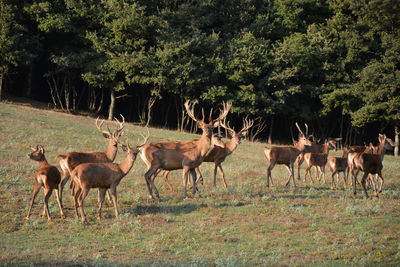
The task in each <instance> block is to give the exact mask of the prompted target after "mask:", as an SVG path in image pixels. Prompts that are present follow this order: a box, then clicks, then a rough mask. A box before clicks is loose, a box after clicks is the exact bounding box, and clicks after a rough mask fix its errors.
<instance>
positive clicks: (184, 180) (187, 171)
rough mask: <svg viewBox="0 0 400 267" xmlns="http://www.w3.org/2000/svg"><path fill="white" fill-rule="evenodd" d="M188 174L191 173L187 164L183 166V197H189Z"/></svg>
mask: <svg viewBox="0 0 400 267" xmlns="http://www.w3.org/2000/svg"><path fill="white" fill-rule="evenodd" d="M188 175H189V169H188V167H187V166H184V168H183V198H184V199H188V197H187V194H186V186H187V183H188Z"/></svg>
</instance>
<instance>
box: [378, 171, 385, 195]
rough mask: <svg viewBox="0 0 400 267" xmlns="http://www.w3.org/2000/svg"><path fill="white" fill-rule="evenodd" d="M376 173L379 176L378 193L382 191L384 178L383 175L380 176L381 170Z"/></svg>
mask: <svg viewBox="0 0 400 267" xmlns="http://www.w3.org/2000/svg"><path fill="white" fill-rule="evenodd" d="M378 175H379V178H380V180H381V182H380V185H379V191H378V193H381V192H382V187H383V184H384V182H385V180H384V179H383V177H382V173H381V171H379V172H378Z"/></svg>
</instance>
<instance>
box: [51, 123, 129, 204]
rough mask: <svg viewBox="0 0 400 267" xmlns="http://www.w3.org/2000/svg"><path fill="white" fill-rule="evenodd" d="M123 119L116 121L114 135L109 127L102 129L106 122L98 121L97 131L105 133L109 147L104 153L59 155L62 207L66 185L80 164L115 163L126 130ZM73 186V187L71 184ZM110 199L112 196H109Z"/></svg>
mask: <svg viewBox="0 0 400 267" xmlns="http://www.w3.org/2000/svg"><path fill="white" fill-rule="evenodd" d="M121 117H122V122H120V121H119V120H117V119H115V121H116V123H117V129H116V130H115V132H114V133H112V132H111V131H110V129H109V128H108V127H107V130H108V131H104V130H103V129H102V126H103V123H104V120H102V121H101V122H100V124H99V123H98V120H99V119H98V118H97V119H96V122H95V124H96V127H97V129H98V130H99V131H100V132H101V133H103V136H104V137H105V138H107V139H108V140H109V141H108V146H107V149H106V150H105V151H103V152H89V153H86V152H69V153H65V154H59V155H57V157H58V158H60V160H59V162H58V164H59V165H60V168H61V170H62V179H61V183H60V185H59V187H60V189H59V191H60V199H61V205H62V192H63V188H64V185H65V184H66V183H67V181H68V179H69V177H70V174H71V173H72V171H73V170H74V169H75V168H76V166H78V165H79V164H82V163H87V162H99V163H100V162H113V161H114V159H115V157H116V156H117V151H118V139H119V138H120V137H121V136H122V135H123V129H124V127H125V126H124V124H125V118H124V117H123V116H122V115H121ZM71 185H73V184H72V183H71ZM108 197H109V199H111V198H110V196H108Z"/></svg>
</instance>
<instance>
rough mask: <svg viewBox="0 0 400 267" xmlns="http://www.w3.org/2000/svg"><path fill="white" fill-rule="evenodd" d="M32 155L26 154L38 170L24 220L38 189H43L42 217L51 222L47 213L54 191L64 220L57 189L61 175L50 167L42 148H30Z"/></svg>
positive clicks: (53, 167)
mask: <svg viewBox="0 0 400 267" xmlns="http://www.w3.org/2000/svg"><path fill="white" fill-rule="evenodd" d="M31 149H32V151H33V152H32V153H30V154H28V158H30V159H32V160H34V161H37V162H38V165H39V170H38V171H37V172H36V175H35V187H34V188H33V195H32V200H31V203H30V205H29V210H28V215H26V219H27V220H29V216H30V214H31V211H32V207H33V202H34V201H35V197H36V195H37V194H38V193H39V191H40V189H41V188H42V187H43V189H44V201H43V202H44V210H43V215H42V216H43V217H44V216H46V215H47V219H48V220H49V221H51V217H50V212H49V207H48V203H49V198H50V196H51V194H52V193H53V190H56V196H57V203H58V206H59V208H60V215H61V218H63V219H64V218H65V215H64V212H63V209H62V207H61V201H60V194H59V187H58V185H59V184H60V181H61V174H60V172H59V171H58V169H57V167H55V166H53V165H50V164H49V163H48V162H47V160H46V157H45V156H44V148H43V147H42V146H39V145H37V146H36V148H32V147H31Z"/></svg>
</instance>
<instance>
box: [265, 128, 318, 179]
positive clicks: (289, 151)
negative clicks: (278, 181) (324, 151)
mask: <svg viewBox="0 0 400 267" xmlns="http://www.w3.org/2000/svg"><path fill="white" fill-rule="evenodd" d="M296 127H297V129H298V130H299V132H300V133H299V141H298V142H296V145H294V146H283V147H279V146H273V147H270V148H268V147H265V148H264V155H265V158H266V159H267V161H268V169H267V187H269V180H270V179H271V184H272V186H273V182H272V177H271V171H272V169H273V168H274V166H275V164H283V165H286V167H287V168H288V171H289V177H288V180H287V181H286V186H288V185H289V183H290V178H291V177H292V178H293V185H294V186H296V182H295V181H294V162H295V161H296V158H297V156H298V155H299V154H300V153H301V152H302V151H304V149H305V148H306V146H309V145H311V142H310V140H309V139H308V138H309V137H308V135H307V134H308V127H307V124H306V129H307V131H306V134H304V133H303V132H302V131H301V130H300V127H299V125H298V124H297V122H296Z"/></svg>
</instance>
